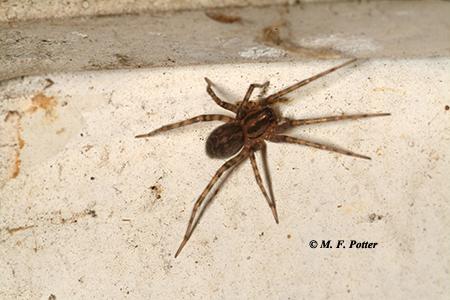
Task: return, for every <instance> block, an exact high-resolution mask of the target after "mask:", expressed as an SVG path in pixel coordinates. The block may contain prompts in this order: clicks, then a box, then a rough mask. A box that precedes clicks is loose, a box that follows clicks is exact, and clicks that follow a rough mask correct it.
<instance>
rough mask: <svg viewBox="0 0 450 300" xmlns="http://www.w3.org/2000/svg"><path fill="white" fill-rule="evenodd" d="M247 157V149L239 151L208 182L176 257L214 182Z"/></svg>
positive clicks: (191, 230)
mask: <svg viewBox="0 0 450 300" xmlns="http://www.w3.org/2000/svg"><path fill="white" fill-rule="evenodd" d="M247 157H248V152H247V151H246V150H243V151H241V153H239V154H238V155H237V156H235V157H233V158H232V159H230V160H228V161H227V162H225V163H224V164H223V165H222V166H221V167H220V168H219V170H217V172H216V174H214V176H213V177H212V178H211V180H210V182H209V183H208V185H207V186H206V188H205V189H204V190H203V192H202V193H201V194H200V197H199V198H198V199H197V201H196V202H195V204H194V208H193V209H192V213H191V217H190V218H189V222H188V226H187V228H186V233H185V234H184V237H183V240H182V241H181V244H180V246H179V247H178V250H177V252H176V253H175V257H177V256H178V255H179V254H180V252H181V250H182V249H183V247H184V245H186V243H187V241H188V240H189V238H190V237H191V235H192V232H193V227H194V224H195V223H197V221H198V220H197V221H196V222H195V223H194V221H195V219H196V218H195V217H196V215H197V211H198V209H199V208H200V206H201V205H202V203H203V201H204V200H205V198H206V196H207V195H208V193H209V191H210V190H211V189H212V187H213V186H214V184H215V183H216V182H217V180H219V178H220V176H222V174H223V173H224V172H225V171H226V170H228V169H230V168H231V167H233V166H236V165H238V164H239V163H240V162H242V161H243V160H244V159H246V158H247Z"/></svg>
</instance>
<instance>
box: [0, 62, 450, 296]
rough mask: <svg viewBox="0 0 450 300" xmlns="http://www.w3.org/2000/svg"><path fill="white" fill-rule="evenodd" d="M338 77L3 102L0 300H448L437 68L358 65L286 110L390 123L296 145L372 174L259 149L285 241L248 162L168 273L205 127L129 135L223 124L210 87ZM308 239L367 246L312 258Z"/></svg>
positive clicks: (82, 86)
mask: <svg viewBox="0 0 450 300" xmlns="http://www.w3.org/2000/svg"><path fill="white" fill-rule="evenodd" d="M336 63H337V62H335V61H330V62H315V63H312V62H310V63H305V62H298V63H278V64H240V65H219V66H204V67H202V66H198V67H180V68H172V69H165V68H156V69H148V70H140V71H120V72H119V71H115V72H112V71H111V72H89V73H79V74H76V75H74V74H68V75H64V74H61V75H54V76H51V77H50V79H51V80H52V81H53V82H54V84H53V85H52V86H51V87H49V88H47V89H44V87H45V86H46V85H47V83H46V82H45V80H44V79H43V77H37V78H26V79H24V80H22V81H19V82H13V83H11V84H9V85H7V86H6V87H4V89H3V90H2V94H1V97H2V99H3V100H2V102H1V104H2V107H1V111H2V126H1V128H2V129H3V130H4V132H3V133H2V135H1V136H2V148H1V155H2V160H1V161H2V162H6V164H5V165H3V166H2V169H1V174H2V175H1V178H2V183H1V190H0V199H1V215H2V218H1V221H0V228H1V244H0V245H1V248H0V249H1V252H2V253H1V255H0V262H1V263H0V264H1V267H0V268H1V270H2V271H1V273H2V274H3V275H2V281H3V282H2V285H1V291H0V296H1V298H2V299H16V298H20V299H44V298H45V299H47V297H49V296H50V295H55V296H56V297H57V299H67V298H72V299H85V298H91V299H111V298H115V299H117V298H130V299H148V298H149V297H151V298H152V299H167V298H176V299H180V298H185V299H188V298H202V299H204V298H210V297H212V298H214V299H219V298H228V299H229V298H250V299H255V298H272V299H273V298H279V299H299V298H306V297H308V298H309V297H314V298H331V297H333V298H335V297H336V296H337V297H338V298H371V299H375V298H389V299H404V298H410V299H424V298H432V299H445V298H446V297H447V295H448V294H449V293H450V288H449V287H450V285H449V282H450V280H449V267H450V261H449V255H448V253H450V243H449V241H450V237H449V235H448V232H449V218H450V217H449V216H450V214H449V213H450V211H449V206H448V203H449V195H450V188H449V184H448V171H449V169H450V161H449V157H450V147H449V146H450V135H449V133H450V122H448V120H449V118H450V111H449V110H448V105H449V104H450V99H449V95H450V93H449V84H448V83H449V81H450V72H449V70H450V60H449V59H433V60H396V61H394V60H377V61H367V62H364V63H361V64H360V65H358V66H357V67H349V68H347V69H345V70H341V71H339V72H338V73H335V74H334V75H332V76H329V77H327V78H324V79H323V80H320V81H318V82H315V83H312V84H310V85H309V86H307V87H305V88H304V89H303V90H301V91H298V92H296V93H294V94H293V95H292V98H293V100H292V101H291V102H290V103H288V104H286V105H283V106H281V107H280V109H281V111H282V112H283V113H284V114H285V115H287V116H291V117H293V116H296V117H310V116H311V117H312V116H322V115H328V114H339V113H342V112H345V113H359V112H386V111H387V112H391V113H392V117H388V118H378V119H370V120H369V119H368V120H364V121H355V122H342V123H335V124H331V123H330V124H327V125H321V126H310V127H305V128H304V129H300V128H299V129H298V130H294V131H293V132H292V134H293V135H300V136H307V137H311V138H314V139H316V140H319V141H320V140H321V141H327V142H330V143H334V144H336V145H341V146H343V147H346V148H349V149H352V150H354V151H357V152H360V153H363V154H367V155H370V156H372V157H373V160H372V161H365V160H358V159H355V158H351V157H344V156H341V155H335V154H330V153H326V152H322V151H320V150H312V149H308V148H305V147H301V146H295V145H275V144H270V145H269V149H268V150H269V159H270V165H271V171H272V177H273V184H274V188H275V194H276V199H277V203H278V209H279V215H280V220H281V222H280V224H279V225H276V224H275V223H274V221H273V218H272V215H271V213H270V210H269V208H268V206H267V204H266V202H265V201H264V198H263V196H262V195H261V194H260V192H259V190H258V188H257V186H256V183H255V180H254V178H253V174H252V172H251V167H250V164H249V163H248V162H247V163H246V164H244V165H243V166H242V167H241V168H239V169H238V170H237V171H236V172H235V173H233V174H232V176H231V177H230V178H229V180H228V182H226V183H225V184H224V186H223V189H222V191H221V192H220V193H219V194H218V195H217V197H216V198H215V200H214V202H213V203H212V205H211V206H210V208H209V209H208V210H207V211H206V213H205V215H204V217H203V219H202V221H201V223H200V224H199V226H198V227H197V229H196V231H195V233H194V235H193V237H192V239H191V240H190V241H189V243H188V244H187V246H186V248H185V249H184V251H183V252H182V253H181V256H180V257H179V258H178V259H174V258H173V255H174V251H175V250H176V248H177V247H178V244H179V242H180V240H181V237H182V235H183V233H184V230H185V226H186V222H187V220H188V218H189V214H190V210H191V207H192V205H193V202H194V200H195V198H196V197H197V196H198V195H199V193H200V192H201V190H202V189H203V188H204V186H205V185H206V183H207V182H208V180H209V179H210V177H211V176H212V175H213V173H214V172H215V170H216V169H217V168H218V167H219V165H221V164H222V161H219V160H211V159H209V158H207V156H206V155H205V153H204V147H205V146H204V143H205V139H206V137H207V136H208V133H209V132H210V131H211V130H212V129H213V128H214V127H215V126H217V124H203V125H200V124H198V125H193V126H191V127H186V128H184V129H180V130H177V131H173V132H171V133H168V134H166V135H160V136H155V137H153V138H151V139H148V140H136V139H134V138H133V136H134V135H135V134H137V133H143V132H147V131H149V130H151V129H153V128H156V127H158V126H160V125H162V124H166V123H170V122H174V121H177V120H182V119H185V118H188V117H191V116H195V115H197V114H202V113H219V112H222V109H220V108H219V107H217V106H216V105H215V104H214V103H213V102H212V100H210V98H209V97H208V96H207V94H206V92H205V83H204V81H203V77H204V76H208V77H209V78H210V79H212V80H214V82H216V83H217V84H218V87H219V89H220V90H221V91H222V95H224V96H225V98H226V99H233V100H236V99H239V98H240V97H242V95H243V94H244V92H245V89H246V87H247V85H248V84H249V83H251V82H255V81H256V82H263V81H265V80H268V79H270V80H271V82H272V85H271V91H273V90H277V89H279V88H281V87H283V86H286V85H287V84H291V83H293V82H295V81H296V80H300V79H302V78H305V77H307V76H309V75H312V74H315V73H317V72H319V71H321V70H323V69H325V68H328V67H330V66H332V65H334V64H336ZM111 82H114V84H113V85H112V84H111ZM446 106H447V108H446ZM5 119H6V120H5ZM313 239H315V240H319V241H320V240H321V239H325V240H328V239H330V240H333V241H336V240H337V239H344V240H350V239H355V240H358V241H369V242H377V243H378V246H377V247H376V248H375V249H310V247H309V242H310V240H313Z"/></svg>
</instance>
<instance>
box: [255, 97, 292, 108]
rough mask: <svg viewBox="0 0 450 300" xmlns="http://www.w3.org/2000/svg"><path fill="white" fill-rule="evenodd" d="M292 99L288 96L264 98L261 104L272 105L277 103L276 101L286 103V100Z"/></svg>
mask: <svg viewBox="0 0 450 300" xmlns="http://www.w3.org/2000/svg"><path fill="white" fill-rule="evenodd" d="M290 100H291V99H290V98H288V97H280V98H273V99H267V98H264V99H262V100H261V105H262V106H266V105H272V104H276V103H286V102H289V101H290Z"/></svg>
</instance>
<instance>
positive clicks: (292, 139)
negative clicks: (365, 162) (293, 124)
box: [269, 135, 371, 159]
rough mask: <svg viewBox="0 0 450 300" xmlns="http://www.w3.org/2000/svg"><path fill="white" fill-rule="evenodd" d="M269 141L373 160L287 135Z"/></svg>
mask: <svg viewBox="0 0 450 300" xmlns="http://www.w3.org/2000/svg"><path fill="white" fill-rule="evenodd" d="M269 141H271V142H275V143H291V144H299V145H304V146H309V147H313V148H318V149H322V150H327V151H332V152H337V153H341V154H345V155H349V156H354V157H358V158H364V159H371V158H370V157H368V156H365V155H361V154H357V153H354V152H351V151H348V150H344V149H341V148H337V147H334V146H330V145H324V144H319V143H315V142H312V141H308V140H304V139H300V138H295V137H291V136H287V135H275V136H273V137H271V138H269Z"/></svg>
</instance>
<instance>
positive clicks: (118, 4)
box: [0, 0, 342, 22]
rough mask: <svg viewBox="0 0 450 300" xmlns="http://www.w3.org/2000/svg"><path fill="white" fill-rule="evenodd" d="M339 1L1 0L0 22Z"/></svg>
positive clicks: (336, 0) (335, 0) (332, 0)
mask: <svg viewBox="0 0 450 300" xmlns="http://www.w3.org/2000/svg"><path fill="white" fill-rule="evenodd" d="M340 1H342V0H301V1H300V0H164V1H160V0H132V1H131V0H114V1H105V0H64V1H63V0H59V1H57V0H56V1H55V0H40V1H33V0H3V1H2V2H0V22H15V21H24V20H35V19H55V18H69V17H87V16H105V15H118V14H127V13H128V14H133V13H134V14H136V13H142V12H143V11H173V10H187V9H201V8H219V7H243V6H249V5H251V6H264V5H274V4H295V3H296V4H299V3H311V2H340Z"/></svg>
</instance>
